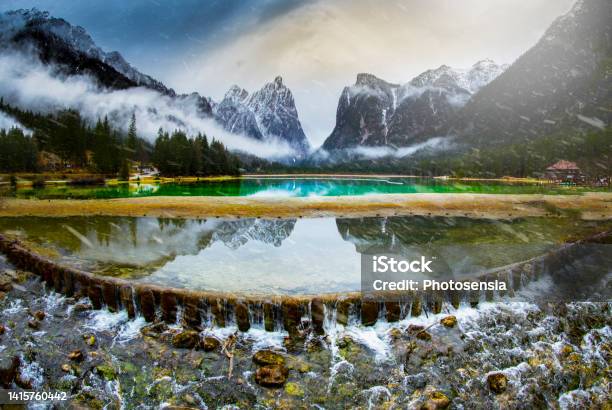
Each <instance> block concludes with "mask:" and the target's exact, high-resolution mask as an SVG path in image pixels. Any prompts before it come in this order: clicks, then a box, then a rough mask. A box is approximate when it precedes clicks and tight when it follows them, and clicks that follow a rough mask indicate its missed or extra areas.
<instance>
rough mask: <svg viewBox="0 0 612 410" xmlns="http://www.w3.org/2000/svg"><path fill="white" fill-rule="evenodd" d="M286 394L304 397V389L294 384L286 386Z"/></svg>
mask: <svg viewBox="0 0 612 410" xmlns="http://www.w3.org/2000/svg"><path fill="white" fill-rule="evenodd" d="M285 393H287V394H288V395H290V396H296V397H304V389H302V388H301V387H300V385H299V384H297V383H293V382H290V383H287V384H286V385H285Z"/></svg>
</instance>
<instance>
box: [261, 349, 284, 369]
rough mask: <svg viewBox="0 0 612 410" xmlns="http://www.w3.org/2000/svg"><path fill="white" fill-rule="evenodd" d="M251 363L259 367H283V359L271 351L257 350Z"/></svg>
mask: <svg viewBox="0 0 612 410" xmlns="http://www.w3.org/2000/svg"><path fill="white" fill-rule="evenodd" d="M253 362H255V363H256V364H258V365H260V366H267V365H284V364H285V358H284V357H283V355H281V354H280V353H276V352H273V351H272V350H259V351H258V352H256V353H255V354H254V355H253Z"/></svg>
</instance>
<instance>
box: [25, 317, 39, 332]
mask: <svg viewBox="0 0 612 410" xmlns="http://www.w3.org/2000/svg"><path fill="white" fill-rule="evenodd" d="M28 327H29V328H31V329H34V330H38V329H40V322H39V321H38V320H35V319H32V320H28Z"/></svg>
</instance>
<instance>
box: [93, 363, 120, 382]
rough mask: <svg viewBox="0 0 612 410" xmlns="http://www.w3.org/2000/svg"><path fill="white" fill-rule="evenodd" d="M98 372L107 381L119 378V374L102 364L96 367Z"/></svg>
mask: <svg viewBox="0 0 612 410" xmlns="http://www.w3.org/2000/svg"><path fill="white" fill-rule="evenodd" d="M96 372H97V373H98V374H99V375H100V376H102V377H103V378H104V379H105V380H115V379H116V378H117V372H116V371H115V369H114V368H113V367H112V366H110V365H107V364H100V365H98V366H96Z"/></svg>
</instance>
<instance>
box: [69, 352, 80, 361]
mask: <svg viewBox="0 0 612 410" xmlns="http://www.w3.org/2000/svg"><path fill="white" fill-rule="evenodd" d="M68 359H70V360H73V361H75V362H81V361H83V352H81V351H80V350H73V351H72V352H70V353H68Z"/></svg>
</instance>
